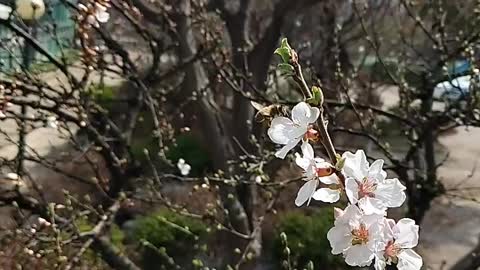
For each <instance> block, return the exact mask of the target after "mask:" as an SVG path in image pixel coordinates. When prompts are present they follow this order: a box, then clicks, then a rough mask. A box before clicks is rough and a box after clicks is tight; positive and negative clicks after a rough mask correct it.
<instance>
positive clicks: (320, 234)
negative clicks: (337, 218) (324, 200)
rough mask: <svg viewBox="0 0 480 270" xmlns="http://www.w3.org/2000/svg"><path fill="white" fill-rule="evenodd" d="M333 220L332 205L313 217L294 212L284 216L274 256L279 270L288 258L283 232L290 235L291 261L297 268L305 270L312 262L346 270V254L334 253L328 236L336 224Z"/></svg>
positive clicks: (318, 265) (274, 245) (319, 267)
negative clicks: (343, 257)
mask: <svg viewBox="0 0 480 270" xmlns="http://www.w3.org/2000/svg"><path fill="white" fill-rule="evenodd" d="M333 221H334V217H333V209H332V208H328V209H327V208H323V209H321V210H320V211H319V212H318V213H315V214H313V215H312V216H307V215H305V214H304V213H299V212H293V213H288V214H285V215H284V216H283V217H281V219H280V222H279V225H278V226H277V228H276V238H275V240H274V244H273V255H274V259H275V263H277V264H278V269H280V264H281V262H282V260H284V259H285V257H284V255H283V252H282V251H283V248H282V242H281V239H280V233H282V232H284V233H285V234H286V235H287V238H288V247H289V248H290V260H291V262H292V264H293V265H294V267H296V268H298V269H303V267H305V266H306V264H307V263H308V262H309V261H312V262H313V263H314V265H315V269H317V270H320V269H346V265H345V263H344V262H343V259H342V257H341V256H335V255H332V253H331V248H330V243H329V242H328V239H327V232H328V230H329V229H330V228H331V227H332V226H333Z"/></svg>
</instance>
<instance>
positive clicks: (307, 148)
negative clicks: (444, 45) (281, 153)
mask: <svg viewBox="0 0 480 270" xmlns="http://www.w3.org/2000/svg"><path fill="white" fill-rule="evenodd" d="M300 148H301V149H302V155H303V157H304V158H307V159H310V160H313V157H314V153H313V147H312V146H311V145H310V144H309V143H308V141H303V142H302V145H301V147H300Z"/></svg>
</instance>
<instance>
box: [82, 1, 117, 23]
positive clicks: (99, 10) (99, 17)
mask: <svg viewBox="0 0 480 270" xmlns="http://www.w3.org/2000/svg"><path fill="white" fill-rule="evenodd" d="M89 7H91V8H89ZM78 8H79V9H80V10H82V11H83V12H85V13H87V14H88V15H87V16H86V19H87V23H88V24H90V25H93V26H95V27H98V26H99V24H98V23H99V22H100V23H106V22H107V21H108V20H109V19H110V14H109V13H108V8H107V7H106V6H105V5H102V4H101V3H98V2H95V3H94V4H93V6H92V5H89V6H88V7H87V6H86V5H84V4H82V3H80V4H79V5H78ZM92 12H93V13H92Z"/></svg>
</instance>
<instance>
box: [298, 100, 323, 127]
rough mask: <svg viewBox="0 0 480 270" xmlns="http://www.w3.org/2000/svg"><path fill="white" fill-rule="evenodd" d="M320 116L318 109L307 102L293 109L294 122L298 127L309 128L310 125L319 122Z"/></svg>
mask: <svg viewBox="0 0 480 270" xmlns="http://www.w3.org/2000/svg"><path fill="white" fill-rule="evenodd" d="M319 115H320V110H319V109H318V108H312V107H311V106H310V105H308V104H307V103H305V102H300V103H298V104H297V105H295V107H293V109H292V120H293V122H295V124H297V125H302V126H308V124H310V123H314V122H315V121H317V118H318V116H319Z"/></svg>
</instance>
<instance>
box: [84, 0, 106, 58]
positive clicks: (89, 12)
mask: <svg viewBox="0 0 480 270" xmlns="http://www.w3.org/2000/svg"><path fill="white" fill-rule="evenodd" d="M109 7H110V1H109V0H87V1H86V2H84V3H79V4H78V15H77V16H76V21H77V25H78V27H77V35H78V38H79V42H80V45H81V47H82V52H83V57H82V58H83V61H84V62H85V63H86V64H88V65H91V64H93V63H95V62H96V59H95V57H96V56H97V55H98V51H99V48H98V46H95V40H94V38H93V36H92V35H93V33H92V28H98V27H99V26H100V24H99V23H106V22H107V21H108V20H109V19H110V14H109V13H108V8H109Z"/></svg>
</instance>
